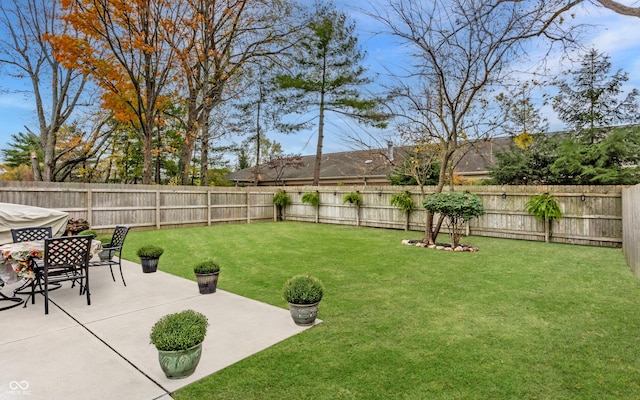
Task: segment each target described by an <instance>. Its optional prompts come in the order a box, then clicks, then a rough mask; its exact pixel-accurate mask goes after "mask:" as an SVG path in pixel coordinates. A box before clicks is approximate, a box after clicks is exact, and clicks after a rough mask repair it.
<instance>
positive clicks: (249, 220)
mask: <svg viewBox="0 0 640 400" xmlns="http://www.w3.org/2000/svg"><path fill="white" fill-rule="evenodd" d="M245 194H246V196H247V198H246V201H245V203H246V204H247V224H250V223H251V192H249V191H248V190H247V191H246V192H245Z"/></svg>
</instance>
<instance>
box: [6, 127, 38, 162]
mask: <svg viewBox="0 0 640 400" xmlns="http://www.w3.org/2000/svg"><path fill="white" fill-rule="evenodd" d="M11 140H12V142H9V143H8V144H7V147H5V148H3V149H2V150H0V153H2V159H3V160H4V162H5V163H6V164H7V166H9V167H11V168H15V167H18V166H20V165H27V166H30V165H31V150H32V149H38V150H37V153H38V159H40V158H41V156H42V152H41V151H40V150H39V146H38V138H37V137H36V136H35V135H34V134H30V133H28V134H25V133H22V132H19V133H17V134H12V135H11Z"/></svg>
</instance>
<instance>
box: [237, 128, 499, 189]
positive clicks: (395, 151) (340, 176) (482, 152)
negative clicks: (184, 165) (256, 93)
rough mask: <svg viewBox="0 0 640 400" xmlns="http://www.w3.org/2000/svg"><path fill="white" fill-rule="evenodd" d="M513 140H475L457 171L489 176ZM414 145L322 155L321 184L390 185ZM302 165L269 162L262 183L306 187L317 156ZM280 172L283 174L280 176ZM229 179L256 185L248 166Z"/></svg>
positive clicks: (465, 175) (304, 158) (464, 175)
mask: <svg viewBox="0 0 640 400" xmlns="http://www.w3.org/2000/svg"><path fill="white" fill-rule="evenodd" d="M510 142H511V139H510V138H508V137H501V138H491V139H488V140H483V141H476V142H473V143H471V145H470V147H469V148H467V149H465V150H464V152H462V151H461V152H459V154H458V155H454V158H455V159H456V160H458V159H460V161H459V162H458V163H457V165H456V168H455V169H454V173H455V174H456V175H458V176H460V177H462V178H466V179H486V178H488V177H489V175H488V174H489V171H488V170H487V166H488V165H493V163H494V156H493V154H494V152H495V151H496V150H501V149H506V148H507V147H508V146H509V143H510ZM411 149H412V147H411V146H401V147H394V146H393V145H392V144H389V146H388V147H387V148H386V149H384V148H382V149H372V150H354V151H345V152H340V153H327V154H323V155H322V163H321V164H320V185H322V186H334V185H364V186H367V185H376V186H379V185H389V179H388V176H389V175H390V174H391V172H392V171H393V170H394V168H396V167H397V166H398V165H400V164H402V161H403V160H404V158H405V156H406V154H407V152H408V151H411ZM300 161H301V162H300V166H299V167H297V168H294V167H287V168H284V170H282V171H280V172H278V171H276V170H275V169H273V168H271V169H270V168H268V167H267V166H266V165H261V166H260V169H259V170H260V175H259V182H258V185H259V186H304V185H311V184H312V182H313V166H314V161H315V155H310V156H302V157H301V160H300ZM278 175H280V177H279V179H278ZM225 179H227V180H229V181H232V182H234V184H235V185H236V186H242V185H246V186H252V185H253V184H254V179H255V174H254V169H253V167H252V168H245V169H242V170H239V171H236V172H232V173H230V174H227V175H226V176H225Z"/></svg>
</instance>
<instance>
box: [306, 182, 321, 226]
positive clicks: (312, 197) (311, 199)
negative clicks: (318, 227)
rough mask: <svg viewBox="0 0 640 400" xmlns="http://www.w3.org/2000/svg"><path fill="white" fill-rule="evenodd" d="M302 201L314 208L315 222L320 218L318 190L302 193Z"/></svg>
mask: <svg viewBox="0 0 640 400" xmlns="http://www.w3.org/2000/svg"><path fill="white" fill-rule="evenodd" d="M302 202H303V203H306V204H309V205H311V206H313V207H314V208H315V209H316V224H317V223H318V220H319V219H320V213H319V212H318V211H319V210H320V192H318V191H317V190H316V191H315V192H307V193H305V194H303V195H302Z"/></svg>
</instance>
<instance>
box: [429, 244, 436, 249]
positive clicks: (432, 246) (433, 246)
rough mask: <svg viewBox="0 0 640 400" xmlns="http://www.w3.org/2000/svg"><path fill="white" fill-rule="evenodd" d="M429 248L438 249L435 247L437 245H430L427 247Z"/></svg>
mask: <svg viewBox="0 0 640 400" xmlns="http://www.w3.org/2000/svg"><path fill="white" fill-rule="evenodd" d="M427 247H429V248H430V249H435V248H436V245H435V244H430V245H429V246H427Z"/></svg>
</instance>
